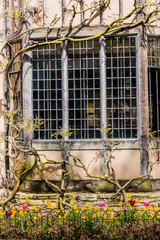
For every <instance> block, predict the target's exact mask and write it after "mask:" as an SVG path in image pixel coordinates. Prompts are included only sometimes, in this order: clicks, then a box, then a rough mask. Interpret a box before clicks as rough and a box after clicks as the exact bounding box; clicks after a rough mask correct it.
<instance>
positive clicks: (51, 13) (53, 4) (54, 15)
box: [45, 0, 62, 28]
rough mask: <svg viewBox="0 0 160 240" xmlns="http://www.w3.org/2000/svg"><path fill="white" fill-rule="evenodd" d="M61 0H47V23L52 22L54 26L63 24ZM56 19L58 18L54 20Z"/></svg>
mask: <svg viewBox="0 0 160 240" xmlns="http://www.w3.org/2000/svg"><path fill="white" fill-rule="evenodd" d="M61 6H62V4H61V0H54V1H49V0H47V1H46V8H47V9H46V11H45V14H46V16H47V25H50V24H51V23H52V27H56V28H58V27H61V25H62V10H61ZM54 19H56V20H55V21H54Z"/></svg>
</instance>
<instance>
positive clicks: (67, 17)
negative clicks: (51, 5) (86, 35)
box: [64, 0, 81, 27]
mask: <svg viewBox="0 0 160 240" xmlns="http://www.w3.org/2000/svg"><path fill="white" fill-rule="evenodd" d="M73 5H74V7H75V10H76V12H79V11H80V1H77V0H66V2H65V6H66V13H65V22H64V24H65V26H66V27H68V26H69V24H70V20H71V19H72V15H73V11H71V10H73V7H72V6H73ZM80 23H81V14H77V15H76V16H75V18H74V20H73V27H75V26H76V25H78V24H80Z"/></svg>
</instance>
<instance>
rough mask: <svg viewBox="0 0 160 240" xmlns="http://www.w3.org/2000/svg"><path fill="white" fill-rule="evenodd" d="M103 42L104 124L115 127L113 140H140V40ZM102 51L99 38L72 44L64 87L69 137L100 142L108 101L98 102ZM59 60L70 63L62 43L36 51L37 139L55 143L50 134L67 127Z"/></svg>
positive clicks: (34, 97)
mask: <svg viewBox="0 0 160 240" xmlns="http://www.w3.org/2000/svg"><path fill="white" fill-rule="evenodd" d="M105 42H106V53H105V54H106V93H105V94H106V116H107V118H106V123H107V124H110V125H111V127H112V130H113V133H112V135H111V137H112V138H137V80H136V37H131V36H128V37H112V38H107V39H106V41H105ZM101 47H102V46H100V44H99V39H93V40H88V41H82V42H81V41H79V42H68V49H67V60H68V84H67V85H66V87H65V88H67V89H64V90H65V91H68V94H67V95H66V96H68V97H66V98H67V99H64V100H65V101H66V102H68V106H67V109H68V114H67V116H68V117H67V118H66V119H65V121H67V124H68V126H70V128H71V132H72V135H71V136H70V139H96V138H97V139H99V138H101V134H100V131H99V130H98V129H99V128H100V127H101V116H102V114H103V113H102V111H101V103H102V101H105V97H104V96H105V94H104V96H103V98H104V99H100V98H101V96H100V92H101V90H102V88H103V86H102V85H103V81H102V82H100V71H102V68H100V64H99V62H100V57H99V53H100V48H101ZM102 49H103V48H102ZM61 61H62V63H63V61H66V60H64V59H63V58H62V57H61V46H60V44H55V45H51V46H48V47H45V48H40V49H37V50H34V51H33V117H34V118H35V117H38V118H42V119H44V125H43V126H42V127H41V128H40V129H38V130H36V131H35V136H34V138H35V139H45V140H47V139H52V136H51V134H52V133H53V132H55V131H57V130H58V129H59V127H62V126H63V124H62V112H63V105H62V77H63V76H62V66H63V64H61ZM103 64H104V63H103ZM66 69H67V68H66ZM66 69H65V71H66ZM66 77H67V75H66ZM63 87H64V86H63ZM100 100H101V101H100Z"/></svg>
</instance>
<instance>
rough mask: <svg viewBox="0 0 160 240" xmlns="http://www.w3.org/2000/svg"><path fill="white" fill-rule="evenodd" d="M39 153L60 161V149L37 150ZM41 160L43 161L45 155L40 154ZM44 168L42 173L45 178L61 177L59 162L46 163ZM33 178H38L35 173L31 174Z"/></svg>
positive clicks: (56, 178) (58, 178)
mask: <svg viewBox="0 0 160 240" xmlns="http://www.w3.org/2000/svg"><path fill="white" fill-rule="evenodd" d="M38 153H39V154H44V155H46V157H47V158H48V159H49V160H54V161H57V162H59V161H61V152H60V151H39V152H38ZM41 159H42V161H43V162H45V157H43V156H41ZM47 166H48V167H46V168H45V171H44V174H45V177H47V179H54V180H60V178H61V164H58V165H56V166H55V167H53V165H52V164H51V165H47ZM32 179H33V180H40V177H39V176H38V175H37V174H33V178H32Z"/></svg>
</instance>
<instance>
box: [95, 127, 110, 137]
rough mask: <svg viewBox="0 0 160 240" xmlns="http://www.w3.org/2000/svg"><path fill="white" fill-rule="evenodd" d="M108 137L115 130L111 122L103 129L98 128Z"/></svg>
mask: <svg viewBox="0 0 160 240" xmlns="http://www.w3.org/2000/svg"><path fill="white" fill-rule="evenodd" d="M98 130H99V131H100V132H101V133H102V134H103V135H104V136H105V137H106V138H109V137H111V135H112V134H113V130H112V127H111V125H110V124H106V126H104V127H103V128H102V129H98Z"/></svg>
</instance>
